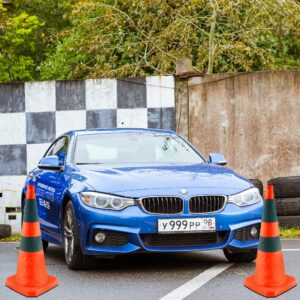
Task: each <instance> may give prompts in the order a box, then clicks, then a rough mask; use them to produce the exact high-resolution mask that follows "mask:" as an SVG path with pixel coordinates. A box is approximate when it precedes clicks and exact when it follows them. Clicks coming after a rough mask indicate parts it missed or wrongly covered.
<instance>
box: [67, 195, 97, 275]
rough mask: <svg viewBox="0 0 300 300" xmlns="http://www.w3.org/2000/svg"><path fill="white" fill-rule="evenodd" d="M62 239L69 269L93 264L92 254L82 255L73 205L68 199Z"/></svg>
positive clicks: (80, 268)
mask: <svg viewBox="0 0 300 300" xmlns="http://www.w3.org/2000/svg"><path fill="white" fill-rule="evenodd" d="M63 240H64V243H63V244H64V253H65V259H66V263H67V265H68V267H69V269H71V270H83V269H88V268H92V267H94V266H95V263H96V259H95V257H93V256H88V255H84V254H83V253H82V250H81V246H80V241H79V237H78V229H77V224H76V219H75V212H74V207H73V204H72V202H71V201H69V202H68V203H67V205H66V208H65V213H64V219H63Z"/></svg>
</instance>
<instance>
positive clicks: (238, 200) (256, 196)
mask: <svg viewBox="0 0 300 300" xmlns="http://www.w3.org/2000/svg"><path fill="white" fill-rule="evenodd" d="M261 200H262V197H261V195H260V193H259V190H258V189H257V188H251V189H249V190H247V191H244V192H242V193H239V194H236V195H232V196H229V198H228V202H231V203H234V204H236V205H238V206H246V205H251V204H255V203H257V202H259V201H261Z"/></svg>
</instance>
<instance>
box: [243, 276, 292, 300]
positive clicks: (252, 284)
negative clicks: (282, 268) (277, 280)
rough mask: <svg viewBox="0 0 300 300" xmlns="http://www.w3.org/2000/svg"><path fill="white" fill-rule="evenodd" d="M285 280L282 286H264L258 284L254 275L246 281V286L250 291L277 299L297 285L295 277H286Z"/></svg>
mask: <svg viewBox="0 0 300 300" xmlns="http://www.w3.org/2000/svg"><path fill="white" fill-rule="evenodd" d="M285 279H286V280H285V282H284V283H283V284H282V285H280V286H262V285H260V284H259V283H257V282H256V280H255V275H252V276H249V277H247V278H246V279H245V282H244V285H245V287H247V288H248V289H250V290H252V291H253V292H255V293H257V294H260V295H262V296H264V297H267V298H269V297H277V296H278V295H281V294H283V293H285V292H287V291H288V290H289V289H291V288H293V287H295V286H296V285H297V282H296V279H295V278H294V277H292V276H288V275H286V278H285Z"/></svg>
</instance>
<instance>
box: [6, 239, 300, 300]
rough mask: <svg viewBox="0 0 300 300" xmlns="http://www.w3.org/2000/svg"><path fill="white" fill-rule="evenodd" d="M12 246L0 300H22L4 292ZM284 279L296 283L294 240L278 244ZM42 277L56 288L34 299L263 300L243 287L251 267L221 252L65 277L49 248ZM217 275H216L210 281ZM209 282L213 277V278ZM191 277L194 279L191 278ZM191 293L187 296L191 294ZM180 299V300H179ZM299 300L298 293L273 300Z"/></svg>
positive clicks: (299, 245)
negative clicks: (229, 259) (46, 275)
mask: <svg viewBox="0 0 300 300" xmlns="http://www.w3.org/2000/svg"><path fill="white" fill-rule="evenodd" d="M17 246H18V244H17V243H0V282H1V285H0V300H14V299H26V298H25V297H23V296H21V295H19V294H17V293H15V292H13V291H11V290H10V289H9V288H7V287H5V279H6V277H8V276H10V275H13V274H14V273H15V270H16V263H17V257H18V250H17V249H16V247H17ZM282 248H283V249H287V250H286V251H284V252H283V253H284V259H285V267H286V271H287V273H288V274H290V275H293V276H295V277H296V278H297V281H298V282H300V240H284V241H282ZM46 262H47V269H48V273H49V274H51V275H54V276H56V277H57V278H58V280H59V283H60V284H59V286H58V287H56V288H54V289H53V290H51V291H49V292H48V293H46V294H44V295H42V296H40V297H38V298H36V299H43V300H46V299H55V300H58V299H59V300H60V299H65V300H68V299H70V300H71V299H72V300H75V299H84V300H94V299H97V300H98V299H122V300H127V299H130V300H135V299H165V300H166V299H182V295H185V297H186V298H184V299H188V300H192V299H195V300H196V299H197V300H199V299H203V300H210V299H220V300H226V299H230V300H241V299H243V300H247V299H251V300H255V299H264V297H261V296H259V295H257V294H255V293H253V292H251V291H250V290H248V289H246V288H245V287H244V286H243V281H244V278H245V277H246V276H248V275H251V274H253V272H254V268H255V264H254V263H248V264H239V265H238V264H233V265H229V264H227V262H226V260H225V258H224V256H223V253H222V251H210V252H200V253H180V254H135V255H126V256H119V257H117V258H114V259H110V260H100V261H99V265H98V266H97V268H96V269H95V270H88V271H71V270H69V269H68V268H67V266H66V264H65V262H64V257H63V251H62V249H61V248H58V247H55V246H50V247H49V249H48V251H47V254H46ZM217 273H219V274H218V275H216V274H217ZM214 276H215V277H214ZM195 277H196V278H195ZM191 289H193V292H192V293H191V292H190V291H191ZM180 295H181V296H180ZM276 299H279V300H283V299H284V300H299V299H300V287H299V286H297V287H296V288H294V289H292V290H290V291H288V292H287V293H285V294H283V295H281V296H279V297H277V298H276Z"/></svg>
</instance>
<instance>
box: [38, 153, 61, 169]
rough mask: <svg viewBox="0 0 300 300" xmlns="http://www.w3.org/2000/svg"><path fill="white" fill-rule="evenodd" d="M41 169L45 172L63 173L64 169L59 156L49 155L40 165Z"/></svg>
mask: <svg viewBox="0 0 300 300" xmlns="http://www.w3.org/2000/svg"><path fill="white" fill-rule="evenodd" d="M38 167H39V169H44V170H58V171H61V170H62V169H63V167H62V166H61V165H60V163H59V157H58V156H57V155H49V156H46V157H43V158H42V159H41V160H40V162H39V164H38Z"/></svg>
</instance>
